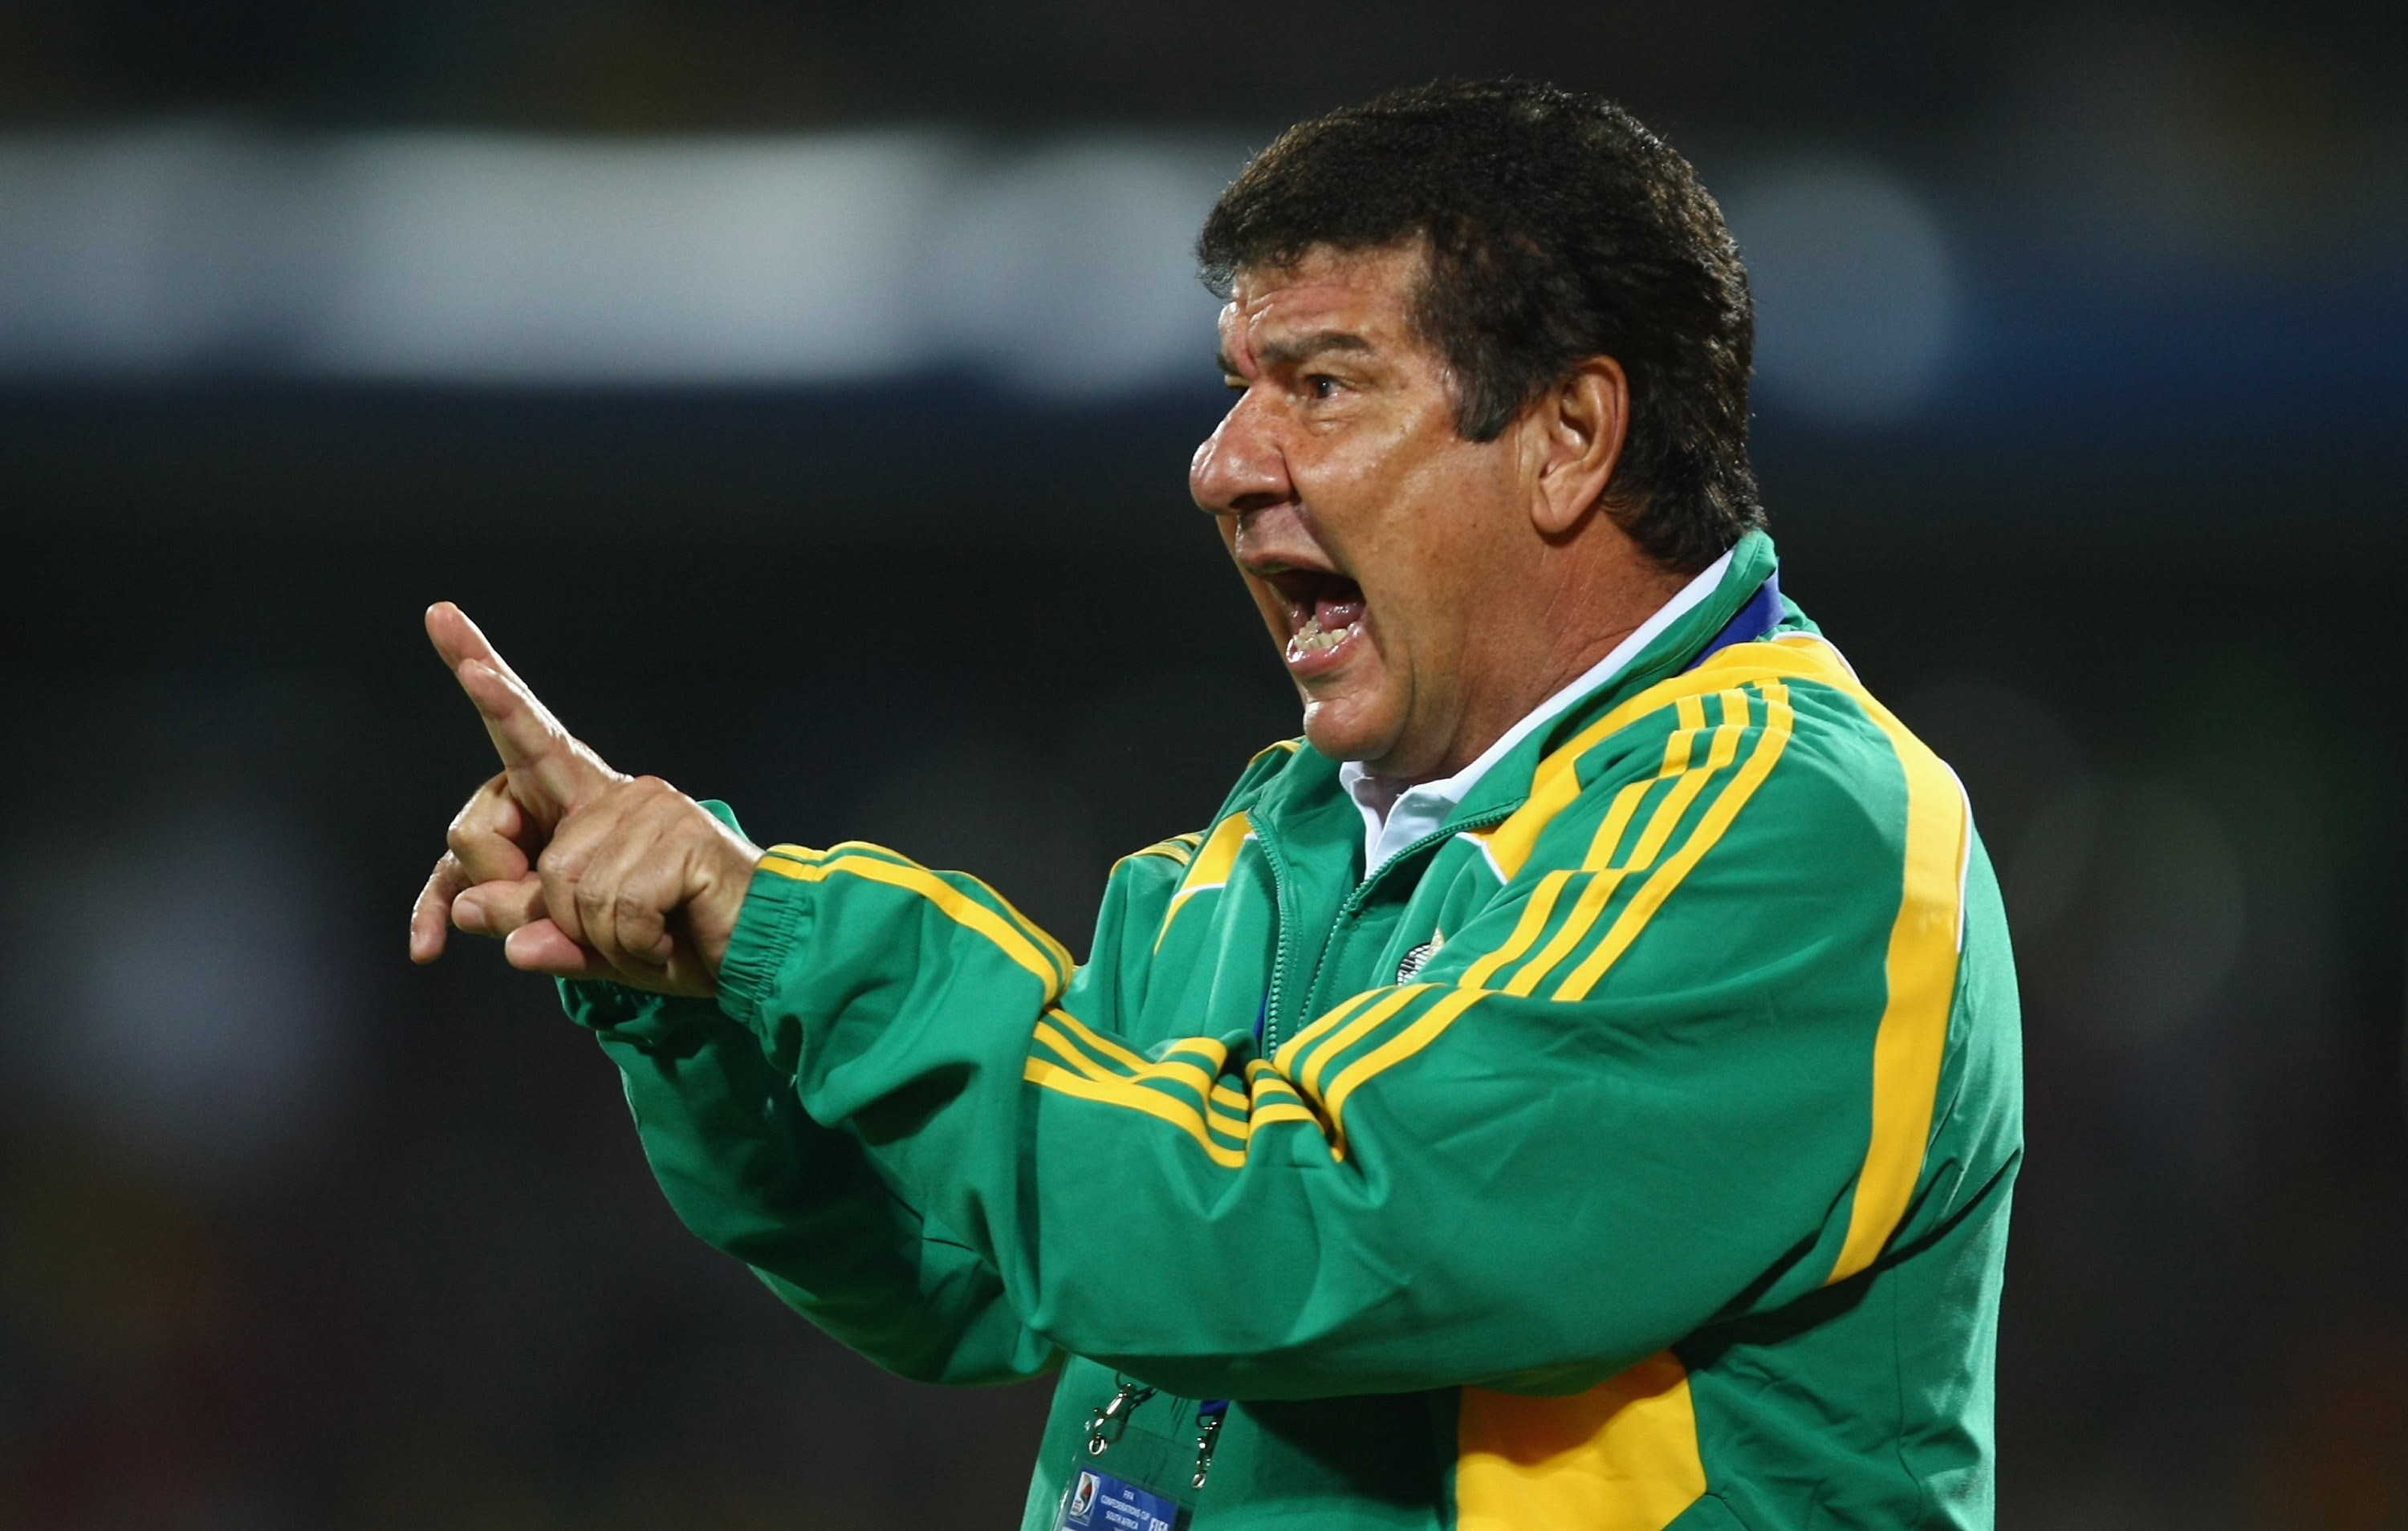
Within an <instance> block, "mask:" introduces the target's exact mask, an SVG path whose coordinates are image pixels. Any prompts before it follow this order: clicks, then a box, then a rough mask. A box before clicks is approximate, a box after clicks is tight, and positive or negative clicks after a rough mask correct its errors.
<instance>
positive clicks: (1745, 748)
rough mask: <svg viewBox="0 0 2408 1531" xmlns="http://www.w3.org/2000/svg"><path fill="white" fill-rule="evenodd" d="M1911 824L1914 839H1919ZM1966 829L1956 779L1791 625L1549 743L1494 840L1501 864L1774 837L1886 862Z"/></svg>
mask: <svg viewBox="0 0 2408 1531" xmlns="http://www.w3.org/2000/svg"><path fill="white" fill-rule="evenodd" d="M1917 832H1919V834H1917ZM1969 834H1970V826H1969V825H1968V823H1967V822H1966V814H1965V808H1964V797H1963V794H1962V792H1961V790H1960V789H1959V788H1958V787H1957V780H1956V778H1955V776H1954V775H1953V774H1952V773H1951V772H1950V771H1949V769H1948V767H1947V766H1946V765H1944V764H1942V762H1941V761H1940V759H1939V757H1938V756H1936V755H1934V754H1933V753H1932V752H1931V751H1930V750H1928V748H1926V747H1925V746H1924V744H1923V743H1922V741H1921V740H1919V739H1917V738H1916V737H1914V735H1913V733H1911V732H1910V731H1909V730H1908V729H1907V728H1906V727H1905V726H1904V725H1903V724H1902V723H1899V721H1898V719H1897V718H1896V717H1895V716H1894V715H1893V714H1891V713H1890V712H1889V710H1888V709H1887V708H1885V707H1883V706H1882V705H1881V703H1880V702H1879V701H1878V700H1876V699H1875V698H1874V697H1873V695H1872V694H1871V692H1869V691H1867V690H1866V688H1865V687H1864V685H1863V683H1862V682H1861V681H1860V680H1858V679H1857V678H1856V674H1855V673H1854V672H1853V671H1852V670H1851V669H1850V668H1849V667H1848V665H1847V663H1846V661H1845V660H1844V659H1843V658H1842V657H1841V655H1840V653H1839V651H1838V650H1836V649H1834V648H1832V647H1831V645H1830V644H1828V642H1826V641H1824V640H1823V639H1821V638H1820V637H1815V636H1813V635H1808V634H1803V633H1786V634H1784V635H1782V636H1780V637H1777V638H1775V639H1773V640H1770V641H1767V642H1760V643H1749V644H1740V645H1735V646H1733V647H1732V648H1729V649H1727V650H1724V651H1722V652H1720V653H1718V654H1716V655H1715V656H1714V657H1713V659H1712V660H1710V661H1708V662H1707V663H1706V664H1704V665H1699V667H1698V668H1697V669H1695V670H1692V671H1689V672H1687V673H1686V674H1684V675H1680V676H1675V677H1672V678H1671V679H1670V680H1665V681H1662V682H1659V683H1658V684H1656V685H1655V686H1652V687H1650V688H1648V689H1647V690H1646V691H1644V692H1641V693H1640V694H1637V695H1635V696H1632V697H1630V698H1629V699H1628V700H1627V701H1625V702H1623V703H1622V704H1621V705H1619V706H1617V707H1615V708H1613V709H1612V710H1611V711H1609V712H1608V713H1606V714H1605V715H1604V716H1603V717H1601V718H1598V720H1596V721H1595V722H1593V723H1589V724H1588V725H1587V726H1585V727H1584V728H1582V729H1580V730H1578V731H1577V732H1575V733H1574V734H1572V735H1571V736H1570V737H1569V738H1567V739H1565V740H1564V741H1563V742H1562V743H1560V744H1558V745H1557V746H1556V747H1555V749H1554V750H1553V751H1550V752H1549V753H1548V754H1547V755H1545V756H1544V757H1543V758H1542V759H1541V761H1540V762H1539V764H1538V765H1537V767H1536V770H1535V772H1534V774H1533V778H1532V781H1531V789H1530V794H1529V797H1528V799H1527V801H1526V803H1525V804H1524V805H1523V806H1522V808H1519V809H1517V810H1516V811H1515V813H1514V814H1513V815H1512V817H1511V818H1509V819H1508V820H1506V821H1505V823H1502V824H1500V825H1498V828H1497V829H1496V830H1495V831H1494V832H1493V834H1492V836H1491V837H1490V848H1491V855H1492V858H1493V859H1494V860H1495V861H1496V863H1497V864H1498V869H1499V871H1500V872H1502V873H1504V874H1506V875H1508V876H1518V875H1522V874H1524V873H1525V872H1526V871H1531V872H1535V871H1542V870H1545V869H1549V868H1553V867H1561V866H1577V867H1584V868H1588V869H1599V868H1605V867H1610V866H1633V867H1636V866H1645V865H1649V864H1652V863H1654V862H1655V861H1656V860H1658V859H1660V858H1661V857H1662V856H1663V855H1665V854H1666V853H1668V852H1670V851H1672V850H1673V848H1674V847H1675V846H1677V847H1679V848H1681V849H1682V850H1684V851H1687V852H1688V853H1690V854H1692V855H1699V856H1701V855H1703V854H1704V853H1705V852H1706V851H1709V850H1715V849H1721V850H1722V851H1724V854H1725V857H1726V859H1727V858H1728V857H1729V856H1730V855H1731V854H1732V853H1734V852H1736V851H1741V850H1742V849H1770V848H1775V847H1778V848H1781V849H1782V850H1784V851H1787V852H1790V853H1793V854H1795V855H1797V856H1799V857H1807V856H1816V855H1824V856H1828V855H1839V856H1843V857H1848V856H1857V855H1864V856H1871V857H1872V858H1874V859H1875V860H1876V861H1878V862H1881V863H1885V864H1889V865H1895V863H1896V860H1897V858H1898V857H1899V855H1900V854H1901V853H1902V852H1903V851H1905V850H1906V841H1907V840H1908V838H1909V837H1911V835H1915V836H1916V837H1923V838H1928V837H1932V836H1937V837H1941V838H1943V839H1945V840H1946V841H1947V842H1948V846H1949V854H1950V857H1951V859H1952V860H1955V859H1958V858H1959V857H1961V851H1962V846H1963V844H1964V841H1965V838H1966V837H1967V836H1968V835H1969Z"/></svg>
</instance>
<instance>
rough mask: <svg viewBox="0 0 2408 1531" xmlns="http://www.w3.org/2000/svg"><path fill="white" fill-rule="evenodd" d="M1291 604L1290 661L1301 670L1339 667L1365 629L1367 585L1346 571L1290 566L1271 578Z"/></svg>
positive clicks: (1311, 672) (1306, 672)
mask: <svg viewBox="0 0 2408 1531" xmlns="http://www.w3.org/2000/svg"><path fill="white" fill-rule="evenodd" d="M1270 583H1271V586H1272V588H1273V589H1275V590H1277V591H1278V592H1279V594H1280V599H1281V600H1282V601H1283V602H1284V603H1285V604H1286V606H1287V632H1288V638H1287V664H1288V668H1289V669H1291V670H1293V671H1295V672H1296V673H1297V674H1299V675H1316V674H1320V673H1322V672H1324V671H1326V670H1328V669H1330V668H1332V667H1334V666H1335V665H1337V664H1338V662H1339V659H1340V651H1342V650H1343V649H1345V647H1346V645H1347V643H1348V642H1349V640H1351V639H1352V638H1354V637H1355V635H1356V634H1357V633H1359V632H1360V631H1361V630H1362V625H1363V617H1364V604H1363V587H1362V586H1361V585H1358V584H1356V583H1355V581H1354V580H1352V579H1347V578H1346V577H1345V576H1344V575H1342V574H1335V573H1330V572H1327V571H1325V570H1321V569H1287V570H1283V571H1282V572H1281V573H1279V574H1275V575H1273V576H1271V577H1270Z"/></svg>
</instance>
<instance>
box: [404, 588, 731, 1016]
mask: <svg viewBox="0 0 2408 1531" xmlns="http://www.w3.org/2000/svg"><path fill="white" fill-rule="evenodd" d="M426 633H427V637H430V638H432V639H433V640H434V642H435V647H436V650H437V652H438V653H440V654H441V655H442V656H443V659H444V662H445V663H446V664H447V665H450V666H451V668H452V674H453V675H454V676H455V677H456V678H457V679H458V680H459V682H460V687H461V689H462V690H463V691H465V692H466V693H467V694H468V699H469V700H470V701H471V702H473V703H475V704H476V707H477V711H478V713H479V715H480V717H482V718H483V720H484V723H485V732H486V734H487V735H488V736H490V737H492V739H493V741H494V748H495V751H496V752H497V753H499V755H500V756H501V762H502V771H501V774H499V775H498V776H495V778H494V779H493V780H490V781H487V782H486V783H485V784H484V785H483V786H482V787H480V788H479V789H477V793H476V794H475V795H474V796H472V797H470V798H469V799H468V803H467V806H466V807H465V808H462V809H461V810H460V813H459V816H458V817H457V818H455V819H453V820H452V828H451V832H450V835H449V837H448V838H449V841H450V844H451V849H450V851H447V852H446V853H445V854H444V856H443V858H442V859H441V860H440V861H437V863H436V865H435V871H434V874H433V875H432V876H430V877H429V878H428V879H427V881H426V887H425V889H424V890H423V892H421V893H420V894H419V896H418V903H417V906H416V908H415V909H412V910H411V913H410V925H409V954H410V956H411V958H412V959H413V960H415V961H418V962H422V963H424V962H432V961H434V960H435V959H436V958H437V957H438V956H440V955H441V954H442V952H443V947H444V943H445V938H446V934H445V927H446V924H447V923H449V924H452V925H456V926H458V927H459V928H460V929H462V930H464V931H468V932H470V933H472V934H476V935H484V936H498V937H503V938H504V939H503V951H504V952H505V953H506V954H507V955H508V957H509V961H510V964H511V965H512V966H517V967H523V968H527V969H530V970H533V971H538V972H545V973H552V974H556V975H560V976H563V977H569V978H609V979H613V980H618V981H620V982H624V983H629V984H633V985H635V986H637V987H640V988H645V989H652V990H655V991H657V992H661V993H667V994H710V993H712V992H713V991H714V989H715V987H716V977H717V974H718V971H719V964H720V961H721V959H722V958H723V957H724V955H725V954H726V951H727V941H728V938H729V937H730V935H731V934H732V933H733V931H734V929H735V924H736V915H737V912H738V909H740V908H741V907H742V904H743V899H744V892H745V889H746V888H747V887H748V886H749V885H750V882H751V878H752V871H753V864H754V863H755V862H757V861H759V860H760V857H761V852H760V850H759V848H757V847H755V846H753V844H751V843H750V842H749V841H747V840H745V839H744V838H743V837H741V836H739V835H738V834H736V833H735V832H734V831H732V830H730V829H728V828H727V827H726V826H725V825H724V824H722V823H720V822H719V821H718V820H717V819H715V818H713V817H711V816H710V813H708V812H707V811H705V810H704V809H703V808H702V807H701V806H700V805H699V804H696V803H695V801H694V800H693V799H692V798H689V797H687V796H685V795H684V794H681V793H680V792H678V791H677V790H676V789H675V788H673V787H671V786H669V784H668V783H667V782H665V781H662V780H659V779H658V778H654V777H641V778H637V777H629V776H626V775H624V774H622V773H621V772H618V771H614V770H612V769H611V768H610V767H609V765H607V764H605V763H604V762H603V760H602V758H601V756H599V755H597V754H595V752H594V751H592V750H591V749H589V748H588V747H587V746H586V745H584V744H583V743H582V742H581V741H580V740H578V739H577V738H576V737H574V736H573V735H571V734H570V733H569V732H568V731H567V730H566V728H564V727H562V726H561V724H560V721H559V720H558V719H557V718H555V717H553V716H552V712H551V711H550V709H548V708H545V707H544V705H543V704H542V703H541V702H539V701H538V700H537V699H536V696H535V694H534V693H533V692H532V691H530V690H529V689H528V688H527V686H526V683H525V682H524V681H523V680H520V679H519V678H518V676H517V674H516V673H515V672H513V671H512V670H511V669H510V667H509V665H507V664H505V663H504V662H503V660H502V656H501V655H500V654H499V653H497V652H495V650H494V647H493V645H492V644H491V643H489V642H487V641H486V639H485V636H484V634H482V633H480V632H479V631H478V630H477V626H476V624H475V623H474V622H470V621H469V620H468V618H467V616H466V613H464V612H463V611H461V609H460V608H458V607H456V606H453V605H452V603H450V602H449V601H445V602H441V603H439V604H437V605H436V606H434V607H432V608H428V610H427V613H426Z"/></svg>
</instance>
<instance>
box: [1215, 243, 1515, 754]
mask: <svg viewBox="0 0 2408 1531" xmlns="http://www.w3.org/2000/svg"><path fill="white" fill-rule="evenodd" d="M1423 270H1424V257H1423V255H1422V253H1421V250H1420V249H1419V247H1418V246H1405V247H1401V248H1397V249H1390V250H1368V251H1355V252H1340V251H1333V250H1314V251H1312V252H1310V253H1309V254H1308V255H1307V256H1306V258H1305V259H1304V260H1302V261H1300V262H1299V263H1297V265H1295V266H1293V267H1285V268H1279V269H1266V270H1251V269H1250V270H1247V271H1244V272H1241V273H1240V275H1239V278H1238V281H1237V286H1236V291H1235V293H1234V294H1233V297H1232V300H1231V301H1230V303H1229V304H1228V306H1227V307H1226V308H1223V309H1222V311H1221V347H1222V362H1223V364H1224V366H1225V368H1226V372H1227V374H1228V382H1229V386H1230V387H1231V388H1232V389H1234V390H1237V391H1238V393H1239V397H1238V400H1237V403H1236V404H1235V405H1234V406H1232V407H1231V408H1230V410H1229V413H1228V416H1227V417H1226V419H1224V420H1223V421H1222V422H1221V424H1220V428H1219V429H1217V430H1215V431H1214V432H1213V433H1212V435H1211V437H1210V438H1208V439H1207V440H1206V441H1205V442H1204V444H1203V445H1202V446H1200V447H1198V448H1197V451H1196V460H1195V464H1194V465H1193V467H1192V468H1191V470H1190V472H1189V476H1188V482H1189V487H1190V489H1191V490H1192V492H1193V493H1194V494H1195V496H1196V503H1197V505H1199V506H1201V507H1202V508H1205V509H1207V510H1209V511H1211V513H1212V514H1213V515H1214V516H1215V517H1216V518H1217V519H1218V521H1219V523H1220V529H1221V535H1222V537H1223V539H1224V540H1225V541H1226V542H1227V544H1228V546H1229V551H1230V554H1231V556H1232V557H1234V558H1235V559H1236V560H1237V564H1238V567H1239V569H1240V571H1241V572H1242V573H1243V574H1244V576H1245V579H1246V583H1247V585H1248V587H1249V588H1250V590H1251V591H1252V592H1253V594H1254V602H1255V604H1256V605H1257V606H1259V607H1260V608H1262V612H1263V618H1264V620H1265V622H1268V623H1269V627H1270V630H1271V637H1272V638H1273V639H1274V640H1275V641H1277V642H1278V643H1279V644H1280V645H1281V647H1282V651H1283V655H1284V657H1285V660H1286V663H1287V669H1288V674H1289V676H1290V677H1291V678H1293V679H1294V680H1295V681H1296V686H1297V691H1298V692H1299V693H1300V694H1302V696H1303V698H1304V727H1305V733H1306V734H1307V736H1308V737H1311V739H1312V743H1313V746H1314V748H1316V749H1318V750H1319V751H1322V752H1323V753H1324V754H1326V755H1331V756H1334V757H1336V758H1339V759H1342V760H1359V761H1362V762H1364V763H1365V764H1366V765H1369V767H1370V769H1371V770H1372V772H1373V773H1374V774H1375V775H1378V776H1383V777H1389V778H1395V779H1400V780H1409V781H1410V780H1427V779H1429V778H1431V777H1433V776H1439V775H1444V774H1447V773H1449V772H1451V771H1453V770H1455V769H1457V768H1459V767H1460V766H1461V765H1465V764H1467V763H1468V761H1469V755H1471V754H1476V753H1477V752H1478V748H1479V745H1480V744H1481V743H1484V741H1472V740H1468V739H1467V738H1466V737H1465V729H1466V723H1467V719H1466V711H1467V707H1466V702H1467V698H1466V691H1467V687H1469V686H1476V685H1477V678H1478V675H1479V673H1480V670H1481V667H1482V665H1484V663H1485V662H1486V661H1487V658H1488V656H1486V655H1485V654H1484V651H1483V649H1484V642H1483V639H1484V634H1483V632H1482V627H1481V622H1480V613H1481V611H1482V610H1483V609H1484V608H1486V604H1487V603H1490V602H1493V601H1495V600H1497V599H1499V598H1508V597H1510V594H1511V593H1512V591H1513V589H1514V588H1515V574H1516V565H1515V564H1514V558H1515V554H1516V550H1518V549H1519V548H1520V547H1521V546H1522V545H1523V544H1524V543H1526V542H1527V540H1528V539H1529V529H1528V526H1527V511H1526V508H1525V500H1526V492H1525V485H1524V483H1523V473H1522V471H1521V469H1522V463H1521V456H1522V454H1521V452H1520V450H1519V446H1518V443H1519V437H1520V433H1519V431H1518V430H1517V429H1512V428H1509V429H1508V430H1507V431H1506V432H1505V433H1504V435H1502V436H1499V437H1498V439H1497V440H1495V441H1492V442H1484V443H1481V442H1472V441H1468V440H1466V439H1464V438H1463V437H1462V436H1460V435H1458V434H1457V433H1456V430H1455V398H1454V393H1453V391H1452V389H1451V388H1450V387H1449V386H1448V379H1447V368H1446V363H1445V359H1444V358H1443V357H1442V356H1441V355H1440V354H1439V353H1438V351H1436V350H1435V349H1434V348H1432V347H1431V346H1430V345H1428V344H1427V343H1426V342H1425V341H1423V340H1422V339H1420V338H1419V337H1418V336H1415V335H1414V334H1413V332H1412V322H1411V320H1410V317H1409V314H1410V304H1411V300H1412V293H1413V289H1414V287H1415V285H1416V284H1417V283H1418V282H1419V281H1420V279H1421V278H1422V274H1423ZM1516 520H1520V521H1522V522H1524V524H1523V525H1522V526H1521V527H1520V532H1521V536H1520V537H1515V536H1514V535H1513V533H1514V530H1515V528H1514V525H1513V522H1515V521H1516ZM1467 750H1468V751H1469V753H1467V752H1466V751H1467Z"/></svg>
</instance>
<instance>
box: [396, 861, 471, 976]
mask: <svg viewBox="0 0 2408 1531" xmlns="http://www.w3.org/2000/svg"><path fill="white" fill-rule="evenodd" d="M467 886H468V874H467V871H466V868H464V867H462V866H461V865H460V858H459V857H457V856H453V855H446V856H444V857H443V859H442V860H440V861H438V862H437V863H436V864H435V871H434V874H433V875H432V876H430V877H428V878H427V880H426V886H425V887H424V888H423V889H421V890H419V894H418V902H417V903H416V904H414V905H412V906H410V910H409V960H410V961H412V962H417V963H428V962H433V961H434V960H435V959H436V958H437V957H439V956H441V955H443V943H444V941H445V940H446V939H447V938H448V937H449V936H450V934H451V927H452V901H453V900H454V899H456V898H458V897H459V895H460V894H462V893H463V892H464V891H466V888H467Z"/></svg>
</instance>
